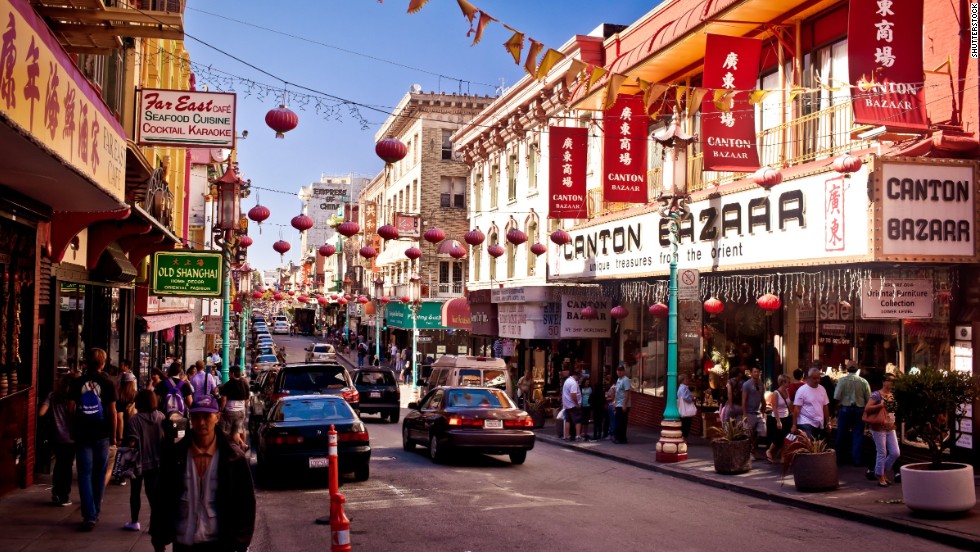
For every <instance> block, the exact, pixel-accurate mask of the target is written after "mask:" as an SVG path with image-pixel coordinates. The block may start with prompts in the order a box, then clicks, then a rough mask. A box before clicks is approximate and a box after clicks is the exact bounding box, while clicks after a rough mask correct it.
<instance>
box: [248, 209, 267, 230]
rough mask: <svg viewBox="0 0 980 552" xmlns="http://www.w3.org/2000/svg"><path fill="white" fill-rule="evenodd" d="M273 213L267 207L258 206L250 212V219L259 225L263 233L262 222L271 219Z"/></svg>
mask: <svg viewBox="0 0 980 552" xmlns="http://www.w3.org/2000/svg"><path fill="white" fill-rule="evenodd" d="M271 214H272V213H271V212H270V211H269V208H268V207H266V206H265V205H259V204H256V205H255V207H252V208H251V209H249V210H248V218H249V219H250V220H252V221H253V222H255V223H256V224H258V225H259V233H260V234H261V233H262V221H264V220H265V219H267V218H269V215H271Z"/></svg>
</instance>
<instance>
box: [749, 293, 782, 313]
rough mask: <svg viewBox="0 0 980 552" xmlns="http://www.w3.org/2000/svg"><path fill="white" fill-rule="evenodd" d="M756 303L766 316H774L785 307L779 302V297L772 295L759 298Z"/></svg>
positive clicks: (768, 294)
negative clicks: (773, 314)
mask: <svg viewBox="0 0 980 552" xmlns="http://www.w3.org/2000/svg"><path fill="white" fill-rule="evenodd" d="M755 303H756V304H757V305H759V308H761V309H762V310H764V311H766V314H772V313H773V312H775V311H777V310H779V308H780V307H782V306H783V302H782V301H780V300H779V297H777V296H775V295H773V294H771V293H767V294H765V295H763V296H762V297H759V298H758V299H756V300H755Z"/></svg>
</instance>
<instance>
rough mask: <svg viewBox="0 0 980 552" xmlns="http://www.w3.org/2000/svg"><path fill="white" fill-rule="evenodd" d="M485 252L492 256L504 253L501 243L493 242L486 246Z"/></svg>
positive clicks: (495, 256)
mask: <svg viewBox="0 0 980 552" xmlns="http://www.w3.org/2000/svg"><path fill="white" fill-rule="evenodd" d="M487 253H489V254H490V256H491V257H493V258H497V257H499V256H501V255H503V254H504V248H503V246H501V245H497V244H493V245H491V246H490V247H488V248H487Z"/></svg>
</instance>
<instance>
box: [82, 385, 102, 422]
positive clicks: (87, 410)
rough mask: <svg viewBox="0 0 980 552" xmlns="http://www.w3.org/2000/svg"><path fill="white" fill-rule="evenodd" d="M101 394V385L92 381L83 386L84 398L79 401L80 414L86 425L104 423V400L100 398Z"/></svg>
mask: <svg viewBox="0 0 980 552" xmlns="http://www.w3.org/2000/svg"><path fill="white" fill-rule="evenodd" d="M101 392H102V389H101V388H100V387H99V384H97V383H95V382H94V381H92V380H89V381H87V382H85V383H84V384H82V397H81V399H80V400H79V401H78V402H79V406H80V408H79V412H81V415H82V420H84V421H85V422H86V423H88V422H92V423H95V422H101V421H102V399H101V397H99V393H101Z"/></svg>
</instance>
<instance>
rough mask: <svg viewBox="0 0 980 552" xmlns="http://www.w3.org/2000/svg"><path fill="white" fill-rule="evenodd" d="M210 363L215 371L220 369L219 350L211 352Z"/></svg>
mask: <svg viewBox="0 0 980 552" xmlns="http://www.w3.org/2000/svg"><path fill="white" fill-rule="evenodd" d="M211 364H212V365H214V371H215V372H220V371H221V353H220V352H219V351H215V352H214V353H212V354H211Z"/></svg>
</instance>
